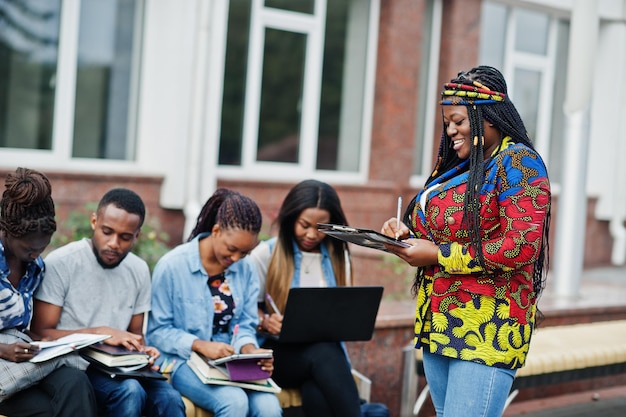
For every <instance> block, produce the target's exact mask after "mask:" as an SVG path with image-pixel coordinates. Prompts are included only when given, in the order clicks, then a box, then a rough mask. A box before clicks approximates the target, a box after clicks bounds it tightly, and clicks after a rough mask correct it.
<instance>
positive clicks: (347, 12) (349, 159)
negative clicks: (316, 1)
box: [316, 0, 370, 172]
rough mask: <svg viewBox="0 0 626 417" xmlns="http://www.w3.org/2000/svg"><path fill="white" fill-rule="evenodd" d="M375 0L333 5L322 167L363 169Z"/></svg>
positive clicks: (330, 4)
mask: <svg viewBox="0 0 626 417" xmlns="http://www.w3.org/2000/svg"><path fill="white" fill-rule="evenodd" d="M369 10H370V2H369V1H362V0H341V1H340V0H333V1H329V2H328V4H327V13H326V32H325V36H324V38H325V43H324V52H323V53H324V56H323V70H322V71H323V73H322V91H321V96H320V114H319V118H320V119H319V134H318V143H317V161H316V168H317V169H330V170H338V171H344V172H348V171H349V172H356V171H358V170H359V163H360V156H361V153H360V151H361V138H362V123H361V122H362V119H363V105H364V101H365V96H364V94H365V82H366V80H365V75H366V74H365V70H366V68H367V62H366V51H367V45H368V34H369Z"/></svg>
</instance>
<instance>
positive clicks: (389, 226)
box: [380, 217, 410, 240]
mask: <svg viewBox="0 0 626 417" xmlns="http://www.w3.org/2000/svg"><path fill="white" fill-rule="evenodd" d="M380 233H382V234H383V235H385V236H389V237H391V238H393V239H399V240H404V239H406V238H408V237H409V236H410V233H409V228H408V227H407V226H406V224H404V223H402V222H400V228H398V219H397V218H396V217H392V218H390V219H389V220H387V221H386V222H385V223H383V227H382V229H380Z"/></svg>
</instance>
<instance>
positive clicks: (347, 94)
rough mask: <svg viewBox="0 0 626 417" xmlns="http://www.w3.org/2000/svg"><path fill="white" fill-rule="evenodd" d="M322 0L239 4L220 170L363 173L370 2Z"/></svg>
mask: <svg viewBox="0 0 626 417" xmlns="http://www.w3.org/2000/svg"><path fill="white" fill-rule="evenodd" d="M321 1H325V0H317V2H315V1H312V0H311V1H307V2H291V1H289V2H287V1H279V0H272V1H270V0H266V1H265V3H264V4H263V5H261V6H258V4H257V3H256V2H252V1H251V0H231V1H230V6H229V14H228V29H227V34H226V56H225V70H224V84H223V86H224V92H223V99H222V109H221V126H220V149H219V164H220V165H223V166H242V167H245V166H249V165H251V164H252V165H254V164H256V163H257V162H263V163H265V162H270V163H274V162H275V163H281V164H285V163H288V164H297V165H300V166H301V167H304V168H305V169H306V170H341V171H348V172H357V171H358V169H359V163H360V156H361V155H360V152H355V149H358V150H359V151H360V150H361V140H362V138H361V136H362V127H361V125H362V123H363V111H364V97H365V90H366V89H365V76H366V72H365V71H366V53H367V49H368V48H367V46H368V33H369V32H368V31H369V10H370V3H369V1H361V0H333V1H332V2H331V1H329V2H327V4H326V6H327V7H318V6H321V4H318V3H319V2H321ZM288 6H289V7H288ZM305 6H306V7H305ZM269 7H272V9H271V13H269ZM279 9H289V11H288V12H287V11H284V10H279ZM319 10H325V15H324V16H319V15H315V14H314V13H315V12H318V11H319ZM305 13H306V14H305ZM310 13H313V14H310ZM295 22H298V23H295ZM259 27H260V28H262V30H261V31H258V29H255V28H259ZM253 30H256V32H254V33H252V32H251V31H253ZM260 38H262V42H257V41H258V39H260ZM252 45H258V46H252ZM250 48H255V49H259V50H250ZM257 57H258V58H257ZM257 62H260V63H259V64H257ZM257 80H258V81H257ZM312 86H314V87H312ZM257 103H258V106H259V107H258V110H257V108H256V105H257ZM244 123H245V124H249V125H246V126H247V127H248V129H246V128H245V127H246V126H244ZM257 126H258V127H257ZM305 126H307V127H305ZM251 127H254V128H255V129H250V128H251ZM311 127H312V128H311ZM303 129H306V130H303ZM253 136H254V137H253ZM249 150H253V151H252V152H249ZM311 154H314V155H311ZM249 159H252V160H249Z"/></svg>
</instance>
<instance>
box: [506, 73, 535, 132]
mask: <svg viewBox="0 0 626 417" xmlns="http://www.w3.org/2000/svg"><path fill="white" fill-rule="evenodd" d="M513 85H514V86H515V91H514V94H515V97H513V98H512V100H513V102H514V103H515V106H516V107H517V110H518V111H519V113H520V116H521V117H522V120H523V121H524V125H526V129H527V130H528V135H529V136H530V138H531V140H535V138H536V137H537V109H538V108H539V91H540V89H539V87H540V85H541V73H540V72H539V71H530V70H524V69H519V68H518V69H516V70H515V79H514V84H513Z"/></svg>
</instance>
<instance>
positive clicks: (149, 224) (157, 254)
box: [46, 203, 170, 271]
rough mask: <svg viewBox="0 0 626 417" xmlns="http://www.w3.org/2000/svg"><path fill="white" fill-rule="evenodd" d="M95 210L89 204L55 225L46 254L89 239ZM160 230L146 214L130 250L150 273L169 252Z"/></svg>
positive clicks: (166, 237)
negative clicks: (147, 267)
mask: <svg viewBox="0 0 626 417" xmlns="http://www.w3.org/2000/svg"><path fill="white" fill-rule="evenodd" d="M96 208H97V204H95V203H89V204H86V205H85V207H84V209H82V210H74V211H71V212H70V213H69V215H68V217H67V220H65V221H63V222H59V223H58V224H57V232H56V233H55V234H54V235H53V236H52V241H51V242H50V245H49V246H48V249H47V250H46V252H50V251H51V250H53V249H56V248H58V247H61V246H63V245H65V244H67V243H69V242H73V241H75V240H80V239H82V238H84V237H88V238H90V237H91V236H92V235H93V231H92V230H91V213H93V212H95V211H96ZM160 229H161V227H160V224H159V221H158V220H157V219H156V218H150V217H149V216H148V215H147V214H146V221H145V223H144V224H143V226H142V227H141V233H140V234H139V238H138V239H137V242H136V243H135V246H134V247H133V250H132V252H133V253H134V254H135V255H137V256H139V257H140V258H142V259H143V260H144V261H146V262H147V263H148V266H149V267H150V271H152V270H153V269H154V265H156V263H157V261H158V260H159V259H160V258H161V256H163V255H164V254H165V253H166V252H167V251H168V250H170V247H169V246H168V245H167V244H166V242H168V241H169V236H168V234H167V233H165V232H162V231H159V230H160Z"/></svg>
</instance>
